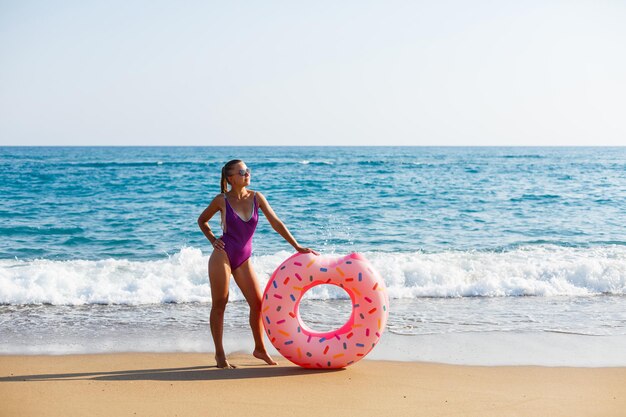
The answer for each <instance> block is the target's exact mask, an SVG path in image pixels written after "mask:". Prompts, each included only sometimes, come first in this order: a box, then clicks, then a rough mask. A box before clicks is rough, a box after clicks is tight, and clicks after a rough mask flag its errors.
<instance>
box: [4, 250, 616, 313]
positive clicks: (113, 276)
mask: <svg viewBox="0 0 626 417" xmlns="http://www.w3.org/2000/svg"><path fill="white" fill-rule="evenodd" d="M289 255H290V253H289V252H286V251H282V252H278V253H275V254H271V255H261V256H253V258H252V262H253V265H254V268H255V270H256V272H257V275H258V277H259V280H260V282H261V285H262V288H263V287H264V286H265V284H266V283H267V281H268V279H269V277H270V276H271V274H272V272H273V271H274V269H275V268H276V267H277V266H278V265H279V264H280V263H281V262H282V261H283V260H284V259H286V258H287V257H288V256H289ZM365 255H366V257H367V258H368V259H370V261H371V262H372V264H373V265H374V267H375V268H376V269H377V270H378V271H379V272H380V274H381V275H382V277H383V278H384V279H385V282H386V284H387V288H388V291H389V296H390V297H391V298H409V299H410V298H418V297H468V296H469V297H471V296H486V297H504V296H522V295H532V296H556V295H569V296H588V295H598V294H615V295H625V294H626V248H624V247H621V246H605V247H596V248H592V249H584V248H563V247H557V246H534V247H528V248H519V249H515V250H510V251H504V252H478V251H467V252H463V251H448V252H439V253H422V252H414V253H381V252H371V253H365ZM207 261H208V255H207V254H203V253H202V252H201V250H200V249H196V248H191V247H185V248H183V249H181V250H180V251H179V252H178V253H176V254H174V255H171V256H169V257H167V258H164V259H160V260H153V261H130V260H118V259H104V260H97V261H87V260H69V261H53V260H46V259H40V260H32V261H25V260H18V259H16V260H0V303H2V304H14V305H15V304H56V305H82V304H130V305H139V304H152V303H170V302H176V303H183V302H209V301H210V300H211V290H210V286H209V281H208V277H207ZM327 287H328V286H323V287H318V288H314V289H312V290H311V294H307V295H308V296H309V297H310V298H313V299H333V298H343V297H345V293H343V291H341V290H339V289H337V290H336V291H332V290H329V289H328V288H327ZM230 299H231V300H233V301H236V300H243V296H242V294H241V292H240V291H239V289H238V288H237V287H236V285H234V283H233V282H231V291H230Z"/></svg>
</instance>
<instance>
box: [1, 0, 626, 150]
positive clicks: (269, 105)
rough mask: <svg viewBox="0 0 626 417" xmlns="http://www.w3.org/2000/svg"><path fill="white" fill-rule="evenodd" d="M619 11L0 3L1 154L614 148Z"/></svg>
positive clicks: (619, 95)
mask: <svg viewBox="0 0 626 417" xmlns="http://www.w3.org/2000/svg"><path fill="white" fill-rule="evenodd" d="M625 22H626V2H624V1H617V0H616V1H601V0H590V1H573V0H572V1H548V0H544V1H461V0H454V1H452V0H448V1H378V2H370V1H347V0H346V1H309V2H298V1H248V2H239V1H220V2H212V1H203V2H200V1H184V2H174V1H128V0H127V1H117V0H115V1H98V2H95V1H30V0H14V1H6V0H0V145H316V144H319V145H622V144H626V140H625V138H626V116H625V115H626V53H625V50H626V49H625V48H626V24H625Z"/></svg>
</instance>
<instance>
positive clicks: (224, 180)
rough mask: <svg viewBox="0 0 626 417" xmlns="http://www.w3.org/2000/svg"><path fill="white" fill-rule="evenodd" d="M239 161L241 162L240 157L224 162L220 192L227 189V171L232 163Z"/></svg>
mask: <svg viewBox="0 0 626 417" xmlns="http://www.w3.org/2000/svg"><path fill="white" fill-rule="evenodd" d="M240 162H243V161H242V160H240V159H233V160H231V161H228V162H226V165H224V166H223V167H222V179H221V180H220V190H221V191H220V192H221V193H225V192H226V191H228V171H229V170H230V168H231V167H232V166H233V165H236V164H238V163H240Z"/></svg>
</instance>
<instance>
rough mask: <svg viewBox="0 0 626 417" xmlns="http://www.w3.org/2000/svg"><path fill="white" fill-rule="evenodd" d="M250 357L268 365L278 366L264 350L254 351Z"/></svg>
mask: <svg viewBox="0 0 626 417" xmlns="http://www.w3.org/2000/svg"><path fill="white" fill-rule="evenodd" d="M252 356H254V357H255V358H257V359H261V360H262V361H265V363H267V364H268V365H278V363H276V362H275V361H274V359H272V357H271V356H270V355H269V354H268V353H267V352H266V351H265V350H259V349H255V350H254V352H252Z"/></svg>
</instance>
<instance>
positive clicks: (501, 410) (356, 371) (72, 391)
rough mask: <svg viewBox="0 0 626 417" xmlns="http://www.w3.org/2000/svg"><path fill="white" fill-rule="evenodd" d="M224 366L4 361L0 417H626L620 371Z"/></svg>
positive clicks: (107, 359)
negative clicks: (317, 368) (230, 368)
mask: <svg viewBox="0 0 626 417" xmlns="http://www.w3.org/2000/svg"><path fill="white" fill-rule="evenodd" d="M229 360H230V361H231V362H232V363H235V364H237V365H239V368H238V369H235V370H221V369H217V368H215V367H214V365H213V362H212V356H211V355H207V354H189V353H168V354H154V353H130V354H102V355H68V356H0V416H2V417H5V416H10V417H21V416H38V417H41V416H53V417H54V416H59V417H71V416H80V417H87V416H107V417H117V416H151V417H156V416H183V417H192V416H229V417H236V416H246V417H248V416H254V417H256V416H274V417H280V416H316V417H319V416H480V417H487V416H498V417H502V416H533V417H537V416H551V417H554V416H567V417H576V416H616V417H618V416H619V417H624V416H626V368H549V367H530V366H524V367H478V366H457V365H441V364H431V363H416V362H391V361H370V360H363V361H361V362H359V363H357V364H355V365H353V366H351V367H349V368H346V369H341V370H332V371H312V370H305V369H300V368H298V367H296V366H294V365H292V364H291V363H289V362H288V361H286V360H285V359H282V358H279V365H278V366H271V367H270V366H266V365H260V364H259V361H258V360H256V359H255V358H253V357H252V356H249V355H231V356H229Z"/></svg>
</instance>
